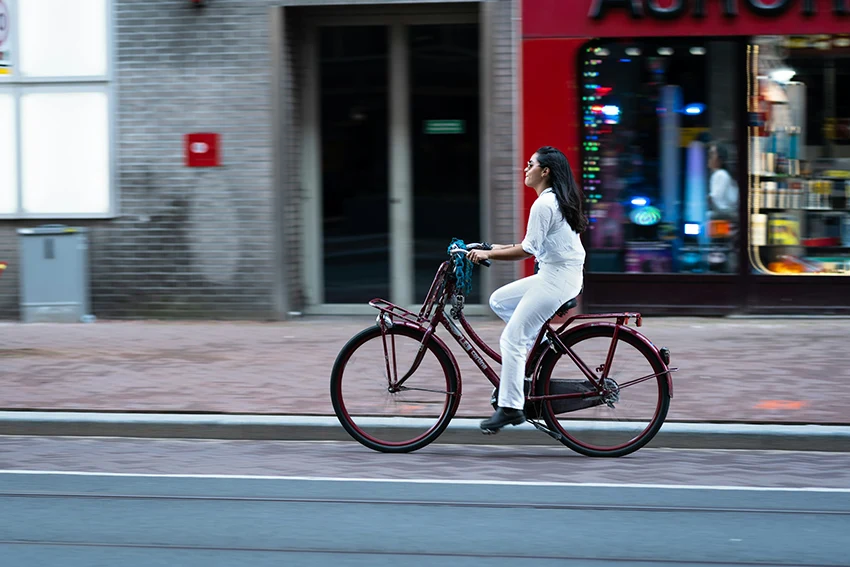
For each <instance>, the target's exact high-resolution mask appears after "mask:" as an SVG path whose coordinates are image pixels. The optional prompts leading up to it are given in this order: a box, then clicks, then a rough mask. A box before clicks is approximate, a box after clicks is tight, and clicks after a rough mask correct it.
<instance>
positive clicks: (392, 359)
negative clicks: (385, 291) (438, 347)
mask: <svg viewBox="0 0 850 567" xmlns="http://www.w3.org/2000/svg"><path fill="white" fill-rule="evenodd" d="M377 323H378V327H379V328H380V329H381V342H382V343H383V346H384V363H385V364H386V367H387V390H388V391H389V392H390V393H393V394H394V393H396V392H398V391H399V390H401V387H402V385H403V384H404V383H405V382H406V381H407V379H408V378H410V377H411V376H412V375H413V373H414V372H416V370H417V369H418V368H419V365H420V364H422V360H423V359H424V358H425V350H426V348H427V345H428V340H429V339H430V338H431V335H433V334H434V328H433V327H431V328H429V329H428V330H426V331H425V336H423V337H422V342H421V343H419V350H418V351H416V356H415V357H414V358H413V363H412V364H411V365H410V369H409V370H408V371H407V372H406V373H405V374H404V376H402V377H401V378H399V379H398V380H396V377H397V376H398V368H397V364H396V356H395V337H393V336H391V337H390V343H391V344H390V345H389V347H388V346H387V331H388V330H389V329H391V328H392V327H393V325H394V323H393V321H392V319H391V318H390V317H389V315H387V314H386V313H381V314H380V315H378V317H377Z"/></svg>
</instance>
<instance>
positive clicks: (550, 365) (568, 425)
mask: <svg viewBox="0 0 850 567" xmlns="http://www.w3.org/2000/svg"><path fill="white" fill-rule="evenodd" d="M614 329H615V326H614V325H613V324H611V325H599V326H592V327H585V328H582V329H577V330H575V331H567V332H566V333H565V334H564V335H563V336H562V337H561V340H562V341H564V344H565V345H566V346H568V347H570V348H571V349H572V351H573V352H574V353H575V354H576V356H577V357H578V358H579V360H581V361H582V362H583V363H584V364H585V365H586V366H587V368H589V369H590V370H591V371H592V372H594V373H595V374H596V376H599V377H601V376H602V373H603V370H604V369H605V366H606V364H607V361H608V354H609V349H610V348H611V346H612V342H613V345H614V353H613V357H612V358H611V360H610V366H609V368H608V378H607V380H606V382H605V384H606V388H607V389H608V391H609V392H610V394H609V395H607V396H605V397H604V398H603V397H600V398H595V399H593V400H592V401H590V403H592V404H594V405H591V407H584V408H582V409H577V410H574V411H570V409H571V408H570V407H569V406H570V402H571V400H563V399H562V400H546V401H544V402H543V403H542V409H543V415H544V419H545V420H546V423H547V425H548V426H549V427H550V429H552V430H553V431H555V432H557V433H559V434H560V436H561V442H562V443H563V444H564V445H566V446H567V447H569V448H570V449H573V450H574V451H576V452H578V453H581V454H583V455H587V456H589V457H622V456H623V455H628V454H629V453H633V452H634V451H637V450H638V449H640V448H641V447H643V446H644V445H646V444H647V443H649V441H650V440H651V439H652V438H653V437H654V436H655V434H656V433H658V430H659V429H661V425H662V424H663V423H664V419H665V417H667V410H668V409H669V407H670V391H669V387H668V384H667V376H666V375H665V374H663V373H664V371H665V370H667V368H666V366H665V365H664V363H663V361H662V360H661V359H660V358H659V356H658V355H657V353H656V352H655V351H654V350H653V349H652V348H651V347H650V346H649V345H647V344H645V343H644V342H643V341H641V340H640V339H639V338H637V337H635V336H634V335H632V334H631V333H628V332H623V331H620V332H619V333H618V334H617V340H616V342H614V341H613V338H614ZM585 379H586V378H585V376H584V374H583V373H582V372H581V371H580V370H579V368H578V366H577V365H576V363H575V362H573V360H572V359H571V358H570V357H569V356H568V355H566V354H564V355H558V354H555V353H554V352H549V353H547V355H546V357H545V358H544V360H543V361H542V363H541V371H540V376H539V383H538V385H537V391H538V392H541V393H543V394H555V393H563V392H564V390H565V389H569V388H570V387H573V388H575V386H571V385H574V384H576V382H582V383H584V382H583V381H584V380H585ZM573 404H575V402H573Z"/></svg>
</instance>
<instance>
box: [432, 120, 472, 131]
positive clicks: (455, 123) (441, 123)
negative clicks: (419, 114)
mask: <svg viewBox="0 0 850 567" xmlns="http://www.w3.org/2000/svg"><path fill="white" fill-rule="evenodd" d="M425 133H426V134H465V133H466V120H426V121H425Z"/></svg>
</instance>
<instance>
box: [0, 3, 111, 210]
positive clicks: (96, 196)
mask: <svg viewBox="0 0 850 567" xmlns="http://www.w3.org/2000/svg"><path fill="white" fill-rule="evenodd" d="M111 11H112V2H111V1H110V0H86V1H85V2H67V1H65V0H0V218H71V217H80V218H85V217H109V216H112V215H113V214H114V200H115V195H114V192H115V188H114V184H113V181H112V175H113V171H112V165H111V164H112V159H113V155H112V150H113V148H112V128H111V123H110V122H111V121H110V106H111V104H112V102H113V101H112V100H111V98H112V94H111V92H112V90H113V86H112V85H111V69H110V57H109V33H110V13H111Z"/></svg>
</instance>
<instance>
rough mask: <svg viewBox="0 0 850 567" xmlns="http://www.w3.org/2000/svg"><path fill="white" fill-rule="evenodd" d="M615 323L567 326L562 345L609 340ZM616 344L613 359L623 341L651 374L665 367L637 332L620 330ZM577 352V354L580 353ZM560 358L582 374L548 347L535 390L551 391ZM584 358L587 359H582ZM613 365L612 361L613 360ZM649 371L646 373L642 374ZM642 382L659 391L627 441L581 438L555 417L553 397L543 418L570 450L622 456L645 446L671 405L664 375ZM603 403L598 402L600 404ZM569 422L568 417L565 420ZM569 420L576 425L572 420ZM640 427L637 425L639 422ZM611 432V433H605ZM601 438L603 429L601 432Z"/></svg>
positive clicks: (576, 346)
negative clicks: (599, 441) (608, 442)
mask: <svg viewBox="0 0 850 567" xmlns="http://www.w3.org/2000/svg"><path fill="white" fill-rule="evenodd" d="M614 329H615V325H614V324H611V323H603V324H596V325H591V326H588V327H576V328H574V329H568V330H567V331H565V332H563V333H562V334H561V335H560V338H561V341H563V343H564V345H565V346H568V347H571V348H572V349H573V350H574V351H576V352H577V353H578V352H579V351H581V348H580V345H581V343H582V342H584V341H588V340H590V339H598V338H604V339H608V344H610V341H611V339H613V336H614ZM617 341H618V344H617V346H616V350H615V361H616V357H617V354H616V353H617V352H621V350H620V347H621V345H620V344H619V343H620V342H623V343H625V344H626V345H628V346H630V347H632V348H633V349H635V352H636V353H638V354H639V355H640V356H642V357H643V358H644V359H645V360H646V361H647V362H648V368H651V369H652V372H651V373H652V374H658V373H663V372H664V371H665V370H667V366H666V365H665V364H664V362H663V361H662V360H661V358H660V356H659V355H658V353H657V352H656V351H655V350H654V349H653V348H652V347H650V346H649V345H647V344H646V343H644V342H643V341H642V340H641V339H640V338H639V337H638V336H635V335H634V334H632V333H630V332H623V331H622V330H621V331H620V332H619V333H618V336H617ZM579 356H580V354H579ZM562 359H566V361H565V364H567V365H569V366H571V367H572V369H571V370H572V373H573V376H577V375H581V377H583V376H584V375H583V374H581V371H580V370H579V369H578V367H577V366H576V365H575V363H574V362H573V361H572V360H571V359H570V358H569V357H568V356H567V355H561V354H558V353H555V352H553V351H550V352H548V353H546V354H545V355H544V357H543V360H542V361H541V366H540V372H539V375H538V384H537V386H536V388H535V389H536V391H538V392H541V393H546V392H549V391H550V387H551V380H552V375H553V370H554V368H555V365H556V364H557V363H558V362H559V361H561V360H562ZM585 362H586V361H585ZM612 366H614V364H612ZM644 375H648V374H644ZM643 383H647V384H649V383H654V384H655V385H657V388H658V393H657V398H656V400H657V401H656V402H654V403H656V407H655V411H654V414H653V416H652V418H651V419H650V420H649V422H648V424H647V425H646V427H645V428H644V429H642V430H640V432H639V433H638V434H637V435H636V436H634V437H631V438H629V439H628V440H627V441H626V442H623V443H619V442H618V444H617V445H614V446H612V447H602V446H599V445H592V444H589V443H587V442H583V441H580V440H579V439H578V438H577V437H575V434H570V432H569V430H568V429H569V426H567V427H565V426H564V425H563V424H562V423H561V421H560V420H559V419H558V417H557V415H558V414H556V413H555V411H554V410H553V401H551V400H546V401H543V403H542V409H543V418H544V420H545V421H546V424H547V425H548V427H549V428H550V429H551V430H552V431H554V432H555V433H557V434H559V435H560V439H559V440H560V441H561V443H563V444H564V445H566V446H567V447H569V448H570V449H572V450H573V451H576V452H577V453H580V454H582V455H586V456H588V457H622V456H625V455H628V454H630V453H633V452H635V451H637V450H638V449H640V448H641V447H643V446H645V445H646V444H647V443H649V442H650V441H651V440H652V438H653V437H655V435H656V434H657V433H658V431H659V430H660V429H661V426H662V425H663V424H664V420H665V419H666V417H667V412H668V411H669V409H670V389H669V386H668V382H667V375H665V374H661V375H659V376H657V377H655V378H651V379H648V380H647V381H646V382H643ZM625 391H626V388H623V390H621V391H620V392H619V393H620V394H622V393H623V392H625ZM601 406H602V404H600V406H598V407H601ZM591 410H592V408H591ZM591 410H586V409H580V410H577V411H576V412H574V414H571V415H579V416H580V415H581V414H582V412H585V413H588V412H589V411H591ZM565 421H566V422H567V423H568V424H569V423H570V422H571V420H565ZM588 423H596V424H598V425H599V426H600V430H602V428H603V427H604V425H603V424H602V423H599V422H597V421H592V422H588ZM572 424H573V425H574V426H575V422H574V421H573V422H572ZM638 427H639V426H638ZM608 435H610V433H608ZM600 436H601V437H603V438H604V436H605V433H603V434H601V435H600Z"/></svg>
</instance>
